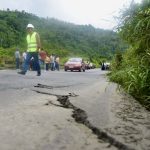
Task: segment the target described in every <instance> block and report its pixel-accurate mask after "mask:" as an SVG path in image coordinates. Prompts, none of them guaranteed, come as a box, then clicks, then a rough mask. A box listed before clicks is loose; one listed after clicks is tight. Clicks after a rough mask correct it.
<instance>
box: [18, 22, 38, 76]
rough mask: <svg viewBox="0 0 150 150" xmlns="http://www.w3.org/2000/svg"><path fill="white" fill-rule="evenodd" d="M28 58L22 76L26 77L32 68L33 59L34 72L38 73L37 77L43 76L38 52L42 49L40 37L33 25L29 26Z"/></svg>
mask: <svg viewBox="0 0 150 150" xmlns="http://www.w3.org/2000/svg"><path fill="white" fill-rule="evenodd" d="M26 29H27V33H28V34H27V37H26V40H27V56H26V60H25V63H24V65H23V68H22V70H21V71H20V72H18V73H19V74H21V75H25V74H26V72H27V70H28V69H29V66H30V61H31V58H32V59H34V64H35V66H34V70H36V71H37V76H40V75H41V68H40V64H39V55H38V52H39V51H40V49H41V42H40V36H39V34H38V33H37V32H35V31H34V26H33V25H32V24H28V25H27V28H26Z"/></svg>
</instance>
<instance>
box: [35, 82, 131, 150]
mask: <svg viewBox="0 0 150 150" xmlns="http://www.w3.org/2000/svg"><path fill="white" fill-rule="evenodd" d="M35 87H39V88H47V89H53V88H55V87H53V86H49V85H42V84H37V85H36V86H35ZM57 88H61V87H57ZM34 91H35V92H37V93H40V94H47V95H53V96H56V97H57V101H59V103H60V105H56V104H53V105H55V106H58V107H64V108H67V109H68V108H69V109H73V114H72V117H73V118H74V119H75V121H76V122H77V123H82V124H84V125H85V126H86V127H88V128H89V129H90V130H92V132H93V134H95V135H97V138H98V139H101V140H103V141H105V142H109V143H110V146H111V145H113V146H115V147H117V148H118V149H119V150H134V149H132V148H130V147H129V146H127V145H125V144H123V143H121V142H119V141H117V140H116V139H115V138H114V137H111V136H110V135H108V134H107V132H105V131H103V130H101V129H100V128H97V127H95V126H93V125H92V124H91V123H90V122H89V121H88V116H87V114H86V112H85V111H84V110H82V109H80V108H78V107H76V106H74V105H73V104H72V103H71V102H70V100H69V97H75V96H78V95H76V94H74V93H69V94H68V95H57V94H53V93H48V92H42V91H38V90H34ZM49 104H52V102H50V101H49V102H48V103H46V104H45V105H49Z"/></svg>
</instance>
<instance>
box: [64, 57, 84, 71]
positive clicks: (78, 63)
mask: <svg viewBox="0 0 150 150" xmlns="http://www.w3.org/2000/svg"><path fill="white" fill-rule="evenodd" d="M64 70H65V71H68V70H70V71H75V70H77V71H79V72H81V71H83V72H85V63H84V62H83V59H82V58H70V59H69V60H68V61H67V62H66V63H65V65H64Z"/></svg>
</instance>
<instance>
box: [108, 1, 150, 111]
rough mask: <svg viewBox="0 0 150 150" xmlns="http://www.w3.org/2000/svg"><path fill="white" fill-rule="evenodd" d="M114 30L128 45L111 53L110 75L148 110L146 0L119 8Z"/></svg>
mask: <svg viewBox="0 0 150 150" xmlns="http://www.w3.org/2000/svg"><path fill="white" fill-rule="evenodd" d="M118 33H119V34H120V36H121V38H122V39H124V40H125V41H126V42H127V43H128V45H129V48H128V50H127V51H126V52H125V53H124V54H122V53H119V52H118V53H117V54H116V55H115V59H114V61H113V64H112V72H111V76H110V79H111V80H112V81H115V82H117V83H119V84H120V85H122V87H123V88H124V89H125V90H126V91H127V92H128V93H129V94H131V95H132V96H134V97H135V98H136V99H137V100H139V102H140V103H141V104H143V105H144V106H145V107H146V108H147V109H148V110H150V0H143V1H142V3H141V4H135V3H132V4H131V6H130V8H128V9H126V10H124V11H123V13H122V15H121V23H120V25H119V27H118Z"/></svg>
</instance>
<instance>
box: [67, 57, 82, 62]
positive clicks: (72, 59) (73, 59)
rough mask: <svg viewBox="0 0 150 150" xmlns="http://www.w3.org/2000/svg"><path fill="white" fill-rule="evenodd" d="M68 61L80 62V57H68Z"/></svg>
mask: <svg viewBox="0 0 150 150" xmlns="http://www.w3.org/2000/svg"><path fill="white" fill-rule="evenodd" d="M69 61H70V62H81V61H82V59H81V58H70V59H69Z"/></svg>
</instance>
